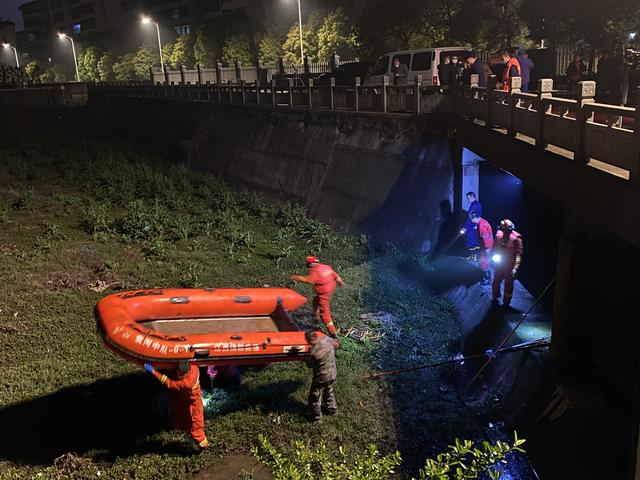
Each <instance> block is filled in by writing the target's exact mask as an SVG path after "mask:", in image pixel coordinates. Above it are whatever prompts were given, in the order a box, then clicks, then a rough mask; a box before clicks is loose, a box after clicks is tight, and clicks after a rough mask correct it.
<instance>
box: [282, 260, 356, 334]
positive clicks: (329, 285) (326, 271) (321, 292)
mask: <svg viewBox="0 0 640 480" xmlns="http://www.w3.org/2000/svg"><path fill="white" fill-rule="evenodd" d="M307 266H308V267H309V270H310V273H309V275H307V276H306V277H305V276H302V275H293V276H292V277H291V280H293V281H294V282H303V283H309V284H311V285H313V286H314V289H315V292H316V296H315V297H314V298H313V313H314V315H315V316H316V318H318V319H320V320H322V323H324V324H325V326H326V327H327V330H329V335H331V336H332V337H334V338H335V336H336V327H335V326H334V325H333V319H332V318H331V308H330V306H331V298H332V297H333V292H334V291H335V289H336V282H337V283H338V284H339V285H340V286H341V287H344V286H345V283H344V281H343V280H342V278H340V275H338V274H337V273H336V272H335V271H334V270H333V268H331V267H330V266H329V265H324V264H322V263H320V260H319V259H318V257H314V256H308V257H307Z"/></svg>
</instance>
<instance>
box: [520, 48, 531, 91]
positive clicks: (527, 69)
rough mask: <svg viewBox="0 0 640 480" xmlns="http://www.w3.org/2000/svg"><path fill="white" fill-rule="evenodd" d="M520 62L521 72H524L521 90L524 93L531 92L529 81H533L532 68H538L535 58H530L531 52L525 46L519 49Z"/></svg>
mask: <svg viewBox="0 0 640 480" xmlns="http://www.w3.org/2000/svg"><path fill="white" fill-rule="evenodd" d="M517 58H518V63H519V64H520V73H521V74H522V77H521V78H522V86H521V87H520V91H521V92H523V93H527V92H529V82H530V81H531V70H533V69H534V68H536V65H535V64H534V63H533V60H531V59H530V58H529V54H528V53H527V51H526V50H525V49H524V48H521V49H520V50H518V57H517Z"/></svg>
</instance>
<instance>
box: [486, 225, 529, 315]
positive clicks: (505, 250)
mask: <svg viewBox="0 0 640 480" xmlns="http://www.w3.org/2000/svg"><path fill="white" fill-rule="evenodd" d="M494 251H495V252H496V253H498V254H500V255H501V257H502V259H501V261H500V263H499V264H497V265H496V271H495V274H494V276H493V284H492V285H491V287H492V288H491V290H492V293H493V298H494V299H496V300H497V299H498V298H500V283H502V280H504V300H503V303H504V304H505V305H509V304H510V303H511V297H513V282H514V281H515V277H514V275H513V270H514V269H515V270H516V271H517V270H518V268H520V260H521V257H522V237H521V236H520V234H519V233H518V232H516V231H515V230H514V231H512V232H511V234H510V235H509V237H508V238H505V236H504V233H503V232H502V230H498V232H497V233H496V241H495V243H494Z"/></svg>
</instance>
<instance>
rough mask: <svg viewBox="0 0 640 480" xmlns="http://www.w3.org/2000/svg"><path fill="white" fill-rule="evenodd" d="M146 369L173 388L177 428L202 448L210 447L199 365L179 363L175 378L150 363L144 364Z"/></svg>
mask: <svg viewBox="0 0 640 480" xmlns="http://www.w3.org/2000/svg"><path fill="white" fill-rule="evenodd" d="M144 370H145V371H146V372H148V373H150V374H152V375H153V376H154V377H156V378H157V379H158V380H160V383H162V384H163V385H164V386H166V387H167V388H168V389H169V390H171V411H172V414H173V423H174V426H175V428H177V429H179V430H182V431H184V432H187V433H189V434H190V435H191V438H193V440H194V441H195V442H196V444H197V445H198V448H199V449H200V450H204V449H206V448H208V447H209V440H207V435H206V434H205V432H204V410H203V408H202V389H201V388H200V371H199V370H198V367H197V366H196V365H193V364H192V365H189V363H187V362H180V363H178V368H177V369H176V377H177V378H176V379H175V380H173V379H171V378H169V377H168V376H167V375H164V374H162V373H160V372H158V371H157V370H156V369H155V368H153V365H151V364H149V363H145V364H144Z"/></svg>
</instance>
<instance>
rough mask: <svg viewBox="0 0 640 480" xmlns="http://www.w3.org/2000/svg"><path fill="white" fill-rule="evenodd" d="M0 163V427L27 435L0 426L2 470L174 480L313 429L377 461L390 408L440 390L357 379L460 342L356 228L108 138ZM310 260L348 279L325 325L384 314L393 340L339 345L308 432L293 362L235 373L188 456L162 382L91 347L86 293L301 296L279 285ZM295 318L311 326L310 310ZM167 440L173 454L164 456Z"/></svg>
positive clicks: (388, 445)
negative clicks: (279, 291) (333, 402)
mask: <svg viewBox="0 0 640 480" xmlns="http://www.w3.org/2000/svg"><path fill="white" fill-rule="evenodd" d="M0 171H1V172H2V173H0V278H2V286H3V295H2V296H0V364H1V365H2V376H1V377H0V422H1V421H2V419H3V418H4V419H5V420H10V421H11V426H12V427H16V426H17V425H19V424H20V422H22V421H24V422H26V423H27V425H25V426H24V429H25V430H27V432H29V429H30V428H31V429H32V430H33V436H35V437H36V438H35V439H34V443H35V445H34V446H31V445H30V444H29V440H30V434H29V433H26V434H25V433H21V434H18V432H17V431H13V432H11V431H7V428H6V425H4V426H3V427H1V428H2V436H4V437H5V440H4V442H3V441H2V440H0V446H5V447H6V446H7V445H10V444H11V445H10V446H11V447H12V448H11V449H10V451H11V452H12V453H11V454H10V455H5V460H4V461H0V478H2V479H5V478H11V479H13V478H15V479H18V478H19V479H22V478H30V477H34V478H60V476H61V475H62V477H65V476H66V477H69V478H78V479H85V478H97V472H98V471H99V472H100V478H113V479H122V478H136V479H147V478H149V479H151V478H187V477H188V476H189V474H190V473H192V472H195V471H197V470H199V469H201V468H202V467H203V466H204V465H206V464H211V463H212V462H215V461H217V460H218V459H219V458H220V457H222V456H224V455H226V454H228V453H236V452H239V451H240V452H248V451H249V450H250V448H251V447H253V446H255V445H256V442H257V438H258V435H259V434H264V435H265V436H267V437H268V438H269V439H270V440H271V441H272V442H273V443H274V444H276V445H281V446H282V445H288V444H289V443H290V442H291V441H292V440H298V439H300V440H305V441H306V440H308V439H323V440H325V441H327V442H329V444H332V445H340V444H348V445H352V446H354V447H355V448H356V449H358V448H361V449H364V448H365V447H366V446H367V445H368V444H370V443H372V442H373V443H376V444H378V445H379V448H380V450H381V452H382V453H388V452H392V451H394V450H395V449H396V448H397V446H398V443H399V439H400V438H401V435H399V434H398V432H397V431H396V428H397V427H402V428H404V427H403V425H404V423H403V422H404V420H403V421H398V420H397V418H400V419H402V418H403V417H402V414H401V410H402V411H404V409H406V408H407V403H410V402H412V401H415V398H416V396H415V393H416V391H421V392H423V393H422V396H423V397H424V396H426V395H429V394H433V392H434V391H436V390H437V380H436V379H431V380H430V382H431V383H428V384H425V385H416V383H415V382H407V381H406V379H404V380H403V379H394V380H391V381H389V382H386V381H371V380H365V379H364V378H363V377H364V375H365V374H366V373H367V372H370V371H372V370H375V369H379V368H383V369H384V368H397V367H401V366H405V365H411V364H415V363H417V362H420V361H424V360H425V358H429V357H417V356H416V351H415V350H416V348H420V349H422V350H426V351H428V352H429V355H430V356H431V357H432V358H437V357H439V356H442V355H446V354H449V353H452V347H451V345H452V344H453V343H455V342H456V341H457V339H458V338H459V335H460V332H459V327H458V324H457V322H456V321H455V316H454V314H453V312H452V310H451V307H450V306H449V305H448V304H447V303H446V302H445V301H444V300H443V299H441V298H439V297H436V296H433V295H431V294H429V293H428V292H425V291H424V290H423V289H422V288H421V287H420V286H417V285H414V284H412V283H410V282H407V281H406V280H404V279H402V278H401V276H400V275H399V274H398V273H397V269H396V266H397V263H398V262H399V261H400V260H401V258H400V257H398V255H397V252H396V253H395V254H393V255H392V254H384V253H383V252H373V251H371V249H370V247H369V243H368V241H367V239H366V237H359V236H351V235H345V234H341V233H337V232H335V231H333V230H332V229H330V228H329V227H327V226H326V225H323V224H321V223H319V222H316V221H314V220H311V219H309V218H308V217H307V215H306V212H305V211H304V210H303V209H301V208H299V207H295V206H287V205H285V206H276V205H272V204H270V203H268V202H266V201H264V200H263V199H261V198H259V197H257V196H256V195H253V194H237V193H234V192H232V191H231V190H230V189H229V188H228V187H227V186H225V185H224V184H223V183H222V182H221V181H220V180H218V179H217V178H216V177H214V176H212V175H207V174H202V173H191V172H187V171H185V170H184V169H183V168H181V167H179V166H167V165H163V164H161V163H158V162H154V161H152V160H150V159H147V158H143V157H141V156H140V155H138V154H136V153H134V152H132V151H130V150H128V149H126V148H123V147H121V146H117V145H112V144H104V143H98V142H86V143H84V144H78V143H74V144H73V145H65V144H57V143H55V142H53V143H52V142H49V141H40V142H33V144H30V145H28V146H22V147H21V148H19V149H18V148H15V149H12V148H5V149H4V150H0ZM308 254H317V255H320V257H321V258H322V259H323V261H326V262H327V263H330V264H331V265H333V266H334V268H335V269H336V271H338V272H339V273H340V274H341V275H342V277H343V278H344V280H345V281H346V282H347V287H346V288H344V289H340V290H339V291H338V292H337V294H336V296H335V299H334V302H333V309H334V312H335V318H336V321H337V324H338V325H339V326H340V327H342V328H343V329H346V328H348V327H350V326H356V327H367V328H377V329H379V330H380V329H382V326H381V325H371V324H368V323H364V322H363V321H362V320H361V319H360V316H361V315H362V314H364V313H368V312H378V311H386V312H389V313H391V314H392V315H393V316H394V318H395V319H396V324H397V325H398V326H399V327H400V328H401V329H402V336H401V337H399V338H395V337H394V336H393V335H391V334H390V333H389V332H387V335H386V337H385V338H384V340H383V341H381V342H357V341H355V340H350V339H343V341H342V346H343V348H342V349H341V350H340V352H339V354H338V363H339V379H338V381H337V384H336V396H337V398H338V402H339V404H340V415H338V416H337V417H334V418H329V419H327V420H326V421H325V423H324V424H323V425H322V426H311V425H309V424H308V423H307V421H306V420H305V419H304V417H303V413H304V405H305V402H306V395H307V392H308V388H309V382H310V377H309V372H308V371H307V369H306V368H305V367H304V365H302V364H298V363H288V364H274V365H270V366H265V367H252V368H247V369H245V371H244V372H243V374H242V377H241V378H242V379H241V383H240V385H230V386H227V387H224V389H217V390H215V391H214V393H215V394H216V395H218V396H219V395H222V396H224V397H225V398H227V399H228V400H227V401H226V403H225V404H224V405H222V406H221V407H220V408H218V409H210V410H209V415H208V417H207V420H206V431H207V434H208V436H209V440H210V442H211V445H212V448H211V449H209V450H208V451H207V452H206V453H204V454H203V455H199V456H198V455H193V454H192V453H189V449H188V448H187V447H188V446H189V443H188V442H187V441H186V440H184V439H181V436H180V434H178V433H176V432H171V431H167V430H166V429H165V428H161V426H160V423H161V421H162V420H166V418H164V416H165V412H166V408H164V403H163V401H164V400H163V398H164V395H163V393H164V392H163V389H162V387H161V386H160V385H159V384H157V383H156V382H154V381H152V379H150V378H149V377H148V376H145V375H144V374H143V373H141V372H140V369H139V368H137V367H135V366H133V365H131V364H128V363H126V362H125V361H123V360H122V359H120V358H118V357H116V356H114V355H112V354H111V353H110V352H109V351H107V350H106V349H105V348H104V347H103V346H102V344H101V341H100V339H99V337H98V335H97V334H96V329H95V321H94V319H93V314H92V309H93V306H94V305H95V303H96V302H97V301H98V300H99V299H100V298H101V297H102V296H103V295H104V294H106V293H108V292H105V293H95V292H93V291H91V290H89V288H88V285H90V284H93V283H95V282H96V281H97V280H103V281H105V282H107V283H116V282H118V283H119V284H120V285H121V286H122V288H126V289H134V288H152V287H176V286H185V287H207V286H215V287H259V286H263V285H270V286H288V287H292V288H295V289H296V290H298V291H300V292H302V293H304V294H306V295H308V296H311V291H310V289H309V288H306V287H305V286H300V285H293V284H292V282H291V281H290V280H289V277H290V276H291V275H292V274H293V273H304V270H305V269H304V264H303V260H304V257H305V256H306V255H308ZM295 318H296V319H297V320H298V321H300V322H301V323H303V324H304V323H306V324H310V323H311V322H312V321H313V320H312V319H311V313H310V310H309V308H308V307H307V308H305V309H303V310H301V311H300V312H297V313H296V315H295ZM131 375H134V377H133V379H132V380H131V383H127V382H129V380H128V379H131V378H132V377H131ZM131 385H133V387H131ZM136 385H139V387H136ZM125 386H126V387H127V388H125ZM131 388H133V389H134V390H133V391H132V390H131ZM136 388H138V389H136ZM127 405H130V407H127ZM439 407H442V405H440V406H439ZM444 410H446V408H444ZM114 411H115V412H117V415H122V416H123V422H122V425H119V426H118V428H119V429H120V430H119V431H120V434H121V435H122V442H121V443H122V445H120V442H119V441H118V440H117V439H116V440H113V438H111V437H112V436H113V428H114V425H113V423H114V422H115V423H118V422H117V419H115V421H110V420H108V419H110V418H111V417H110V416H109V415H112V414H113V413H112V412H114ZM132 412H133V413H132ZM453 414H454V415H455V412H453ZM3 415H4V417H3ZM21 415H22V417H21ZM127 415H133V416H132V418H133V419H134V420H131V419H130V418H129V417H128V416H127ZM58 417H64V418H68V422H69V423H68V424H67V425H68V426H69V430H70V431H72V432H76V431H82V426H83V424H86V428H87V431H86V432H83V433H82V435H80V437H82V438H80V439H78V438H75V437H74V436H73V435H75V434H72V433H69V431H67V428H65V424H64V423H62V426H61V427H60V428H59V429H56V428H54V427H52V426H51V425H50V424H49V422H52V425H55V422H57V421H60V419H59V418H58ZM125 417H126V418H125ZM433 417H434V418H432V419H431V420H432V421H433V424H434V425H438V428H440V427H442V425H441V424H444V423H445V422H446V420H447V419H448V417H447V414H446V412H441V413H440V414H434V416H433ZM102 418H104V419H103V420H101V419H102ZM412 418H416V417H412ZM38 419H39V420H38ZM125 420H126V421H125ZM65 421H66V420H65ZM424 428H425V430H428V429H429V425H428V424H427V425H425V426H424ZM101 430H102V431H101ZM133 430H135V434H134V433H132V431H133ZM449 433H450V432H448V431H446V432H445V436H444V437H437V438H436V439H435V440H434V441H436V440H440V441H441V443H442V441H444V442H445V443H446V442H447V441H449V440H451V439H452V438H454V437H455V436H456V434H459V433H460V432H454V434H452V435H451V436H449ZM14 435H15V437H17V439H14V437H13V436H14ZM85 435H86V436H85ZM434 435H435V434H433V433H432V434H431V435H430V437H428V438H431V439H434V438H435V437H434ZM110 436H111V437H110ZM72 437H73V438H72ZM103 437H104V438H103ZM106 437H109V438H106ZM443 438H444V440H443ZM18 439H20V440H18ZM21 442H24V444H21ZM176 442H178V444H180V443H181V442H182V444H184V445H186V446H187V447H185V446H184V445H183V446H182V447H180V449H182V450H180V449H178V451H176V448H174V447H175V444H176ZM16 444H18V445H17V446H16ZM38 444H43V445H44V447H42V448H41V449H39V447H38ZM441 446H442V445H438V447H441ZM185 448H187V450H186V452H187V453H185V451H184V449H185ZM56 449H57V450H56ZM49 451H52V452H53V451H57V452H58V453H61V452H62V453H66V452H67V451H69V452H74V453H77V454H78V455H80V456H81V457H82V458H83V459H84V460H83V461H82V462H80V463H79V464H77V465H75V464H74V465H70V464H63V463H61V462H60V461H59V462H58V465H53V464H52V463H53V458H50V457H51V455H50V454H49V453H48V452H49ZM2 455H3V449H2V448H0V456H2Z"/></svg>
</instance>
